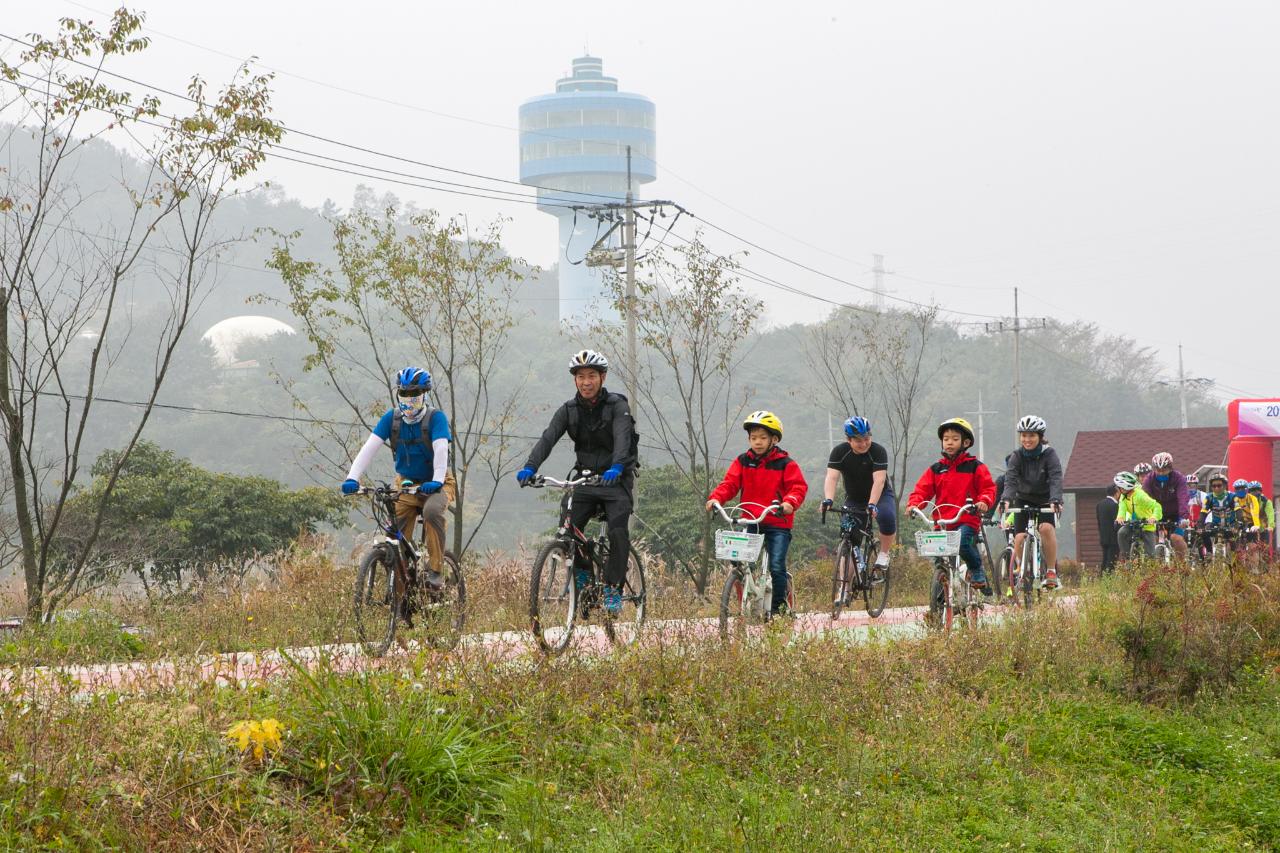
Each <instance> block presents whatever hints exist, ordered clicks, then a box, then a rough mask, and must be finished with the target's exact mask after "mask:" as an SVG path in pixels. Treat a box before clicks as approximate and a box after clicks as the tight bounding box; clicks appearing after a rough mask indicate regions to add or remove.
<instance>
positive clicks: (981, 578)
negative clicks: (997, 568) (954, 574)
mask: <svg viewBox="0 0 1280 853" xmlns="http://www.w3.org/2000/svg"><path fill="white" fill-rule="evenodd" d="M969 586H971V587H973V588H974V589H990V588H991V586H990V584H988V583H987V576H986V575H985V574H972V575H969Z"/></svg>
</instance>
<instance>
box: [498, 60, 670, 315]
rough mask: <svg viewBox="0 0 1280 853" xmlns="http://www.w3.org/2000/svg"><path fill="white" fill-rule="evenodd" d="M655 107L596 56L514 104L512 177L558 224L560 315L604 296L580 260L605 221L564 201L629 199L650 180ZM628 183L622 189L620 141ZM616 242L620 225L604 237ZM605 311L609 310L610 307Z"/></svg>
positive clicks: (580, 310)
mask: <svg viewBox="0 0 1280 853" xmlns="http://www.w3.org/2000/svg"><path fill="white" fill-rule="evenodd" d="M655 128H656V111H655V109H654V105H653V101H651V100H649V99H648V98H646V97H645V96H644V95H636V94H632V93H630V92H620V91H618V80H617V78H616V77H606V76H605V74H604V64H603V61H602V60H601V59H600V58H599V57H595V56H580V57H578V58H577V59H575V60H573V71H572V72H571V73H570V75H569V76H568V77H563V78H561V79H559V80H557V81H556V90H555V92H553V93H552V94H549V95H539V96H537V97H535V98H530V99H529V100H527V101H525V102H524V103H523V104H521V105H520V182H521V183H524V184H528V185H529V186H532V187H537V188H538V209H539V210H541V211H543V212H545V213H549V214H551V215H552V216H554V217H556V218H557V219H558V220H559V221H560V253H559V257H558V260H559V267H560V319H561V320H569V319H574V318H577V317H581V316H583V315H584V314H586V313H587V311H588V309H589V308H590V307H591V303H592V302H593V301H594V300H597V299H600V298H602V297H603V296H604V284H603V281H604V280H603V276H602V272H601V270H600V269H599V268H596V267H589V266H587V264H586V261H585V260H584V258H585V256H586V253H587V250H588V249H590V248H591V246H592V245H593V244H594V243H595V242H596V240H597V239H598V238H599V237H600V236H601V235H603V234H604V233H605V232H606V231H607V230H608V225H607V224H601V223H600V222H599V221H598V220H594V219H591V218H589V217H588V216H587V214H586V212H584V211H579V212H577V214H576V217H575V212H574V211H573V210H571V209H570V207H569V206H570V205H584V206H590V205H599V204H609V203H610V202H622V201H625V200H626V195H627V191H628V189H630V191H631V193H632V194H633V196H634V197H635V198H639V197H640V193H639V187H640V185H641V184H647V183H649V182H650V181H652V180H653V179H654V178H656V177H657V170H656V163H655V159H656V158H657V147H656V146H657V133H656V132H655ZM628 145H630V146H631V186H630V187H628V186H627V146H628ZM607 245H608V246H609V247H610V248H617V247H620V246H621V245H622V229H621V228H618V229H617V230H615V231H614V233H613V234H612V235H610V238H609V243H608V244H607ZM610 313H611V312H610Z"/></svg>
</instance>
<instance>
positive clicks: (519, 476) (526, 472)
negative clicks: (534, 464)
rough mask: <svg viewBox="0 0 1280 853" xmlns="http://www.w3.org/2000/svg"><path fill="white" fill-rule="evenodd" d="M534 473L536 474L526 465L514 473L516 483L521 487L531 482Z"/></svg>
mask: <svg viewBox="0 0 1280 853" xmlns="http://www.w3.org/2000/svg"><path fill="white" fill-rule="evenodd" d="M536 473H538V472H537V471H535V470H533V469H532V468H530V467H529V466H528V465H526V466H524V467H523V468H521V469H520V470H519V471H517V472H516V482H517V483H519V484H520V485H522V486H523V485H524V484H525V483H527V482H529V481H530V480H532V479H533V475H534V474H536Z"/></svg>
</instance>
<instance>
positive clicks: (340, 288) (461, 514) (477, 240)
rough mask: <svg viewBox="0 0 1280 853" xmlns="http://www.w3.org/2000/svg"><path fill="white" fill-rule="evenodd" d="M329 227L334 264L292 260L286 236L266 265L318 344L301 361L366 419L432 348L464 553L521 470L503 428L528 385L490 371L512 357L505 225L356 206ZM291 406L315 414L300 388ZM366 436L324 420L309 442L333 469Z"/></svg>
mask: <svg viewBox="0 0 1280 853" xmlns="http://www.w3.org/2000/svg"><path fill="white" fill-rule="evenodd" d="M332 226H333V237H334V249H335V252H336V253H337V256H338V262H337V265H336V267H335V268H328V267H324V266H322V265H320V264H318V263H315V262H312V261H306V260H299V259H297V258H295V257H294V256H293V254H292V250H291V248H290V240H289V238H288V237H285V239H284V240H283V242H282V243H281V244H279V245H278V246H277V247H276V248H275V249H274V251H273V252H272V256H271V259H270V261H269V262H268V266H270V267H271V268H273V269H275V270H276V271H277V272H279V273H280V275H281V277H282V278H283V280H284V283H285V285H286V286H287V287H288V289H289V299H288V301H287V302H285V303H283V304H284V305H285V307H286V308H288V309H289V310H290V311H291V312H293V313H294V314H295V315H296V316H297V317H298V318H299V319H300V320H301V323H302V326H303V328H304V329H305V330H306V333H307V336H308V338H309V340H310V341H311V344H312V347H313V350H312V352H311V354H310V355H309V356H308V358H307V362H306V367H307V368H308V369H309V370H319V371H321V372H323V374H324V376H325V377H326V378H327V380H328V381H329V383H330V384H331V385H332V387H333V389H334V390H335V391H336V392H337V394H338V395H339V397H340V399H341V401H342V405H343V406H344V407H345V408H346V409H347V411H349V412H350V413H351V415H352V416H353V417H354V418H355V419H356V420H357V421H358V422H360V423H362V424H366V425H367V424H368V422H369V420H370V419H371V418H376V416H377V415H378V414H381V412H382V411H385V408H386V401H387V400H388V399H390V398H391V397H392V393H391V389H390V385H389V381H390V377H391V376H392V374H393V373H394V372H395V370H396V368H398V367H402V366H403V365H404V364H405V363H409V362H416V361H420V360H422V359H423V357H424V356H425V360H426V362H427V364H426V367H427V368H428V369H429V370H430V371H431V372H432V374H433V375H434V377H435V385H436V388H437V389H438V392H441V391H442V392H443V398H442V399H440V400H439V403H440V405H441V406H442V408H443V409H444V411H445V413H446V414H447V415H448V417H449V421H450V428H451V430H452V433H453V444H452V448H451V451H450V454H449V465H450V469H451V471H452V473H453V475H454V478H455V479H456V481H457V490H458V495H457V498H458V499H457V500H456V501H455V502H454V504H453V506H452V508H451V512H452V514H453V520H454V525H453V550H454V553H455V554H457V555H458V556H459V558H461V557H462V555H463V554H464V553H465V552H466V551H467V549H468V548H470V546H471V543H472V541H474V539H475V536H476V534H477V533H478V532H479V531H480V528H481V527H482V526H483V524H484V522H485V519H486V518H487V517H488V514H489V509H490V507H491V506H492V502H493V495H494V493H495V492H496V491H497V488H498V484H499V483H500V482H501V479H502V476H503V475H504V474H507V473H510V472H511V471H514V470H515V467H516V466H515V464H514V462H515V459H514V456H513V455H512V454H513V451H512V445H511V441H510V439H509V436H508V430H509V429H510V426H511V424H512V423H513V422H514V420H515V418H516V413H517V410H518V407H519V405H520V399H521V390H520V388H519V387H518V386H516V385H514V383H512V384H507V385H504V384H502V382H501V379H495V376H499V377H500V376H501V375H502V374H504V373H505V372H507V371H504V369H503V368H504V366H505V365H507V364H508V363H509V362H510V359H509V354H508V352H507V348H508V344H509V332H510V331H511V329H512V328H513V327H514V325H515V322H516V315H515V313H514V311H513V305H512V300H513V299H514V296H515V287H516V285H517V284H518V283H519V282H520V281H521V280H522V278H523V276H522V275H521V273H520V268H521V266H522V263H523V262H521V261H519V260H518V259H513V258H511V257H509V256H508V255H506V254H505V253H504V252H503V250H502V245H501V237H502V231H501V222H495V223H492V224H490V225H488V226H486V228H485V229H484V230H483V231H482V232H481V233H480V234H479V235H478V236H477V235H473V234H472V233H471V231H470V229H469V228H468V225H467V223H466V221H465V220H464V219H450V220H448V221H441V220H440V218H439V216H438V214H436V213H435V212H433V211H428V212H425V213H415V214H413V215H410V216H400V215H398V214H397V212H396V210H395V208H388V209H387V210H386V211H385V213H384V214H383V215H382V216H376V215H374V214H371V213H370V212H369V211H368V210H367V209H358V210H354V211H352V212H351V213H349V214H347V215H346V216H345V217H342V218H338V219H335V220H333V221H332ZM498 387H501V388H502V390H501V391H498V390H497V388H498ZM373 389H381V390H380V391H379V393H377V394H376V395H374V394H373V393H371V392H372V391H373ZM294 402H295V405H298V406H300V407H301V408H303V409H304V410H306V411H308V412H309V413H312V414H316V413H315V412H314V411H313V409H314V404H313V403H311V402H308V401H305V400H303V399H301V398H299V397H298V396H296V395H295V397H294ZM324 420H325V419H324V418H323V417H318V418H317V421H321V422H323V421H324ZM367 434H368V429H367V427H366V428H365V429H362V430H359V429H358V430H355V431H352V430H347V429H344V428H343V427H342V426H341V425H335V424H333V423H331V422H330V423H327V424H326V423H321V424H320V427H319V432H316V433H315V434H313V436H312V438H311V442H312V445H313V447H315V448H316V449H317V450H318V451H319V452H320V453H322V454H323V455H324V458H325V459H327V460H328V461H329V463H330V464H331V465H332V466H333V467H334V468H344V467H345V466H346V464H347V462H348V461H349V460H350V458H351V453H352V452H353V450H354V449H355V447H356V446H358V443H359V442H360V441H363V438H364V436H365V435H367ZM477 474H482V475H483V476H481V477H476V475H477ZM468 507H471V509H470V510H469V509H468Z"/></svg>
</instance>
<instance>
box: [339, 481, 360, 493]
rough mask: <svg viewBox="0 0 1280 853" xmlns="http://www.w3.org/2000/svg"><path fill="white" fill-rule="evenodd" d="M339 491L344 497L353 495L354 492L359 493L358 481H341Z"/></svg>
mask: <svg viewBox="0 0 1280 853" xmlns="http://www.w3.org/2000/svg"><path fill="white" fill-rule="evenodd" d="M341 489H342V493H343V494H344V495H354V494H355V493H356V492H358V491H360V481H359V480H343V481H342V486H341Z"/></svg>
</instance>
